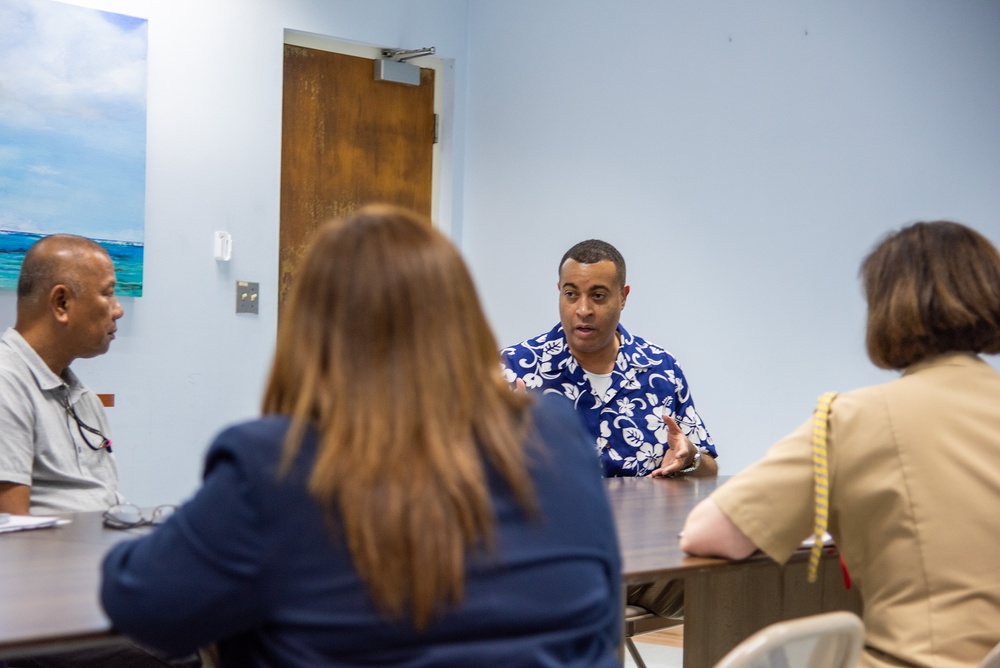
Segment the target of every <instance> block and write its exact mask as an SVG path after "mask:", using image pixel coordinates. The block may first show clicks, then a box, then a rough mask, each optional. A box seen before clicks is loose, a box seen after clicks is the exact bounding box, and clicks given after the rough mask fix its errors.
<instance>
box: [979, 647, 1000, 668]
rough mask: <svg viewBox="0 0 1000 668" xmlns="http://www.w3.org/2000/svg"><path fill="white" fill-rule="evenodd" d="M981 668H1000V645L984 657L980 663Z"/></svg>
mask: <svg viewBox="0 0 1000 668" xmlns="http://www.w3.org/2000/svg"><path fill="white" fill-rule="evenodd" d="M979 668H1000V644H998V645H997V646H996V647H994V648H993V649H991V650H990V653H989V654H987V655H986V656H985V657H983V660H982V661H980V662H979Z"/></svg>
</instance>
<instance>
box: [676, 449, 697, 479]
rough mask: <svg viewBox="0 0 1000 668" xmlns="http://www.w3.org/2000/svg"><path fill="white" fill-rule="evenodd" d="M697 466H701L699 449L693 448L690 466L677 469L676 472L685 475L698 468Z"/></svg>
mask: <svg viewBox="0 0 1000 668" xmlns="http://www.w3.org/2000/svg"><path fill="white" fill-rule="evenodd" d="M699 466H701V450H700V449H695V451H694V459H692V460H691V466H689V467H687V468H686V469H681V470H680V471H678V473H683V474H684V475H687V474H688V473H694V472H695V471H697V470H698V467H699Z"/></svg>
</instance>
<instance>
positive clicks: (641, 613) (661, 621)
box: [625, 605, 684, 668]
mask: <svg viewBox="0 0 1000 668" xmlns="http://www.w3.org/2000/svg"><path fill="white" fill-rule="evenodd" d="M683 623H684V620H683V619H671V618H669V617H660V616H659V615H657V614H654V613H652V612H650V611H649V610H647V609H646V608H643V607H641V606H638V605H626V606H625V647H626V648H627V649H628V653H629V654H630V655H631V656H632V661H634V662H635V665H636V668H646V663H645V662H644V661H643V660H642V657H641V656H640V655H639V650H638V649H637V648H636V646H635V643H634V642H632V636H637V635H641V634H643V633H652V632H653V631H659V630H660V629H666V628H670V627H671V626H680V625H681V624H683Z"/></svg>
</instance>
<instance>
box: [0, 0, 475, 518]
mask: <svg viewBox="0 0 1000 668" xmlns="http://www.w3.org/2000/svg"><path fill="white" fill-rule="evenodd" d="M74 4H80V5H84V6H89V7H94V8H98V9H104V10H108V11H115V12H119V13H124V14H130V15H133V16H140V17H145V18H148V19H149V88H148V90H149V97H148V102H149V104H148V152H147V160H148V163H147V198H146V265H145V289H144V294H143V296H142V297H141V298H126V299H124V300H123V304H124V307H125V311H126V314H125V317H124V318H122V320H121V321H120V322H119V333H118V337H117V340H116V341H115V342H114V343H113V344H112V349H111V351H110V352H109V353H108V354H107V355H104V356H102V357H99V358H95V359H93V360H79V361H77V362H76V363H74V365H73V368H74V369H75V370H76V371H77V373H78V374H79V375H80V376H81V377H82V378H83V379H84V381H85V382H86V383H87V384H88V385H90V386H91V387H92V388H93V389H95V390H96V391H98V392H112V393H114V394H115V395H116V401H117V405H116V406H115V407H114V408H113V409H111V410H110V411H109V418H110V420H111V422H112V425H113V430H114V441H115V446H116V447H115V455H116V457H117V461H118V464H119V469H120V475H121V480H122V488H123V490H124V492H125V494H126V495H127V496H128V497H129V498H130V499H131V500H134V501H136V502H138V503H142V504H155V503H162V502H168V501H176V500H179V499H181V498H183V497H185V496H187V495H188V494H190V492H191V491H193V490H194V488H195V487H196V485H197V482H198V480H199V477H200V471H201V459H202V455H203V453H204V451H205V448H206V447H207V445H208V443H209V441H210V439H211V437H212V436H213V435H214V434H215V433H216V432H217V431H218V430H219V429H220V428H221V427H222V426H224V425H225V424H227V423H230V422H233V421H235V420H238V419H242V418H246V417H250V416H253V415H255V414H256V413H257V411H258V405H259V401H260V395H261V391H262V388H263V384H264V381H265V379H266V374H267V371H268V367H269V364H270V358H271V352H272V347H273V344H274V337H275V328H276V322H277V312H276V302H275V295H276V286H277V273H278V270H277V249H278V212H279V201H280V193H279V180H280V168H281V167H280V154H281V79H282V57H283V51H282V50H283V46H282V45H283V39H284V30H285V29H291V30H298V31H304V32H312V33H318V34H321V35H327V36H331V37H337V38H341V39H346V40H351V41H356V42H362V43H365V44H372V45H379V46H390V47H405V48H415V47H421V46H430V45H433V46H435V47H436V48H437V52H438V55H439V56H441V57H443V58H447V59H454V60H455V61H456V63H458V64H459V65H460V66H459V67H457V68H456V69H455V74H454V88H455V90H456V91H459V94H458V95H456V96H455V101H454V106H455V119H454V120H455V126H456V132H455V133H454V136H451V137H449V141H451V142H452V143H453V144H454V145H456V146H457V147H458V156H459V158H460V156H461V154H462V149H461V146H462V142H463V141H464V138H463V137H462V136H461V128H462V127H463V125H464V124H463V122H462V120H461V118H462V114H464V105H463V100H464V94H461V89H462V87H463V86H464V85H465V83H464V73H463V72H462V70H461V64H464V62H465V60H466V53H465V49H466V21H467V16H466V3H465V0H421V2H419V3H415V2H408V1H406V0H379V1H378V2H344V1H336V0H280V1H279V0H209V1H205V0H170V1H168V2H161V1H158V0H76V1H75V2H74ZM452 162H453V163H455V162H457V163H458V164H457V165H456V166H455V168H458V169H460V168H461V163H460V160H457V159H453V160H452ZM452 196H454V195H452ZM444 204H445V206H450V208H452V209H454V208H455V207H454V205H453V204H452V203H449V202H446V203H444ZM215 230H227V231H229V232H231V233H232V235H233V259H232V261H231V262H230V263H228V264H224V263H217V262H216V261H215V259H214V258H213V254H212V234H213V232H214V231H215ZM237 280H251V281H258V282H259V283H260V288H261V296H262V299H261V309H260V315H259V316H246V315H241V316H237V315H236V314H235V312H234V310H235V290H236V287H235V283H236V281H237ZM13 321H14V295H13V293H12V292H4V293H2V294H0V326H2V327H6V326H8V325H11V324H13Z"/></svg>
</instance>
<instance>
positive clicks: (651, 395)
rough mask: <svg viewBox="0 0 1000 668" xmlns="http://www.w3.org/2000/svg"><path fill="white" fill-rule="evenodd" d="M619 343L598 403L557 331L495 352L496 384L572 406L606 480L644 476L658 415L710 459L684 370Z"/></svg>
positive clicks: (649, 349)
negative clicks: (500, 377)
mask: <svg viewBox="0 0 1000 668" xmlns="http://www.w3.org/2000/svg"><path fill="white" fill-rule="evenodd" d="M618 330H619V332H620V333H621V337H622V344H621V347H620V348H619V350H618V358H617V359H616V360H615V367H614V370H613V371H612V382H611V387H610V389H609V390H608V392H607V394H606V395H605V397H604V400H603V401H601V400H599V399H596V400H595V397H594V394H593V392H592V388H591V386H590V381H589V380H587V377H586V375H585V374H584V373H583V369H581V368H580V366H579V365H578V364H577V362H576V360H575V359H574V358H573V356H572V355H571V354H570V352H569V347H568V346H567V345H566V337H565V336H564V335H563V331H562V326H561V325H556V326H555V327H554V328H552V330H550V331H549V332H547V333H545V334H542V335H540V336H537V337H535V338H533V339H529V340H527V341H524V342H522V343H519V344H517V345H514V346H510V347H508V348H504V349H503V350H502V351H501V358H502V361H503V364H504V378H505V379H506V380H507V381H508V382H510V383H513V382H514V379H515V378H522V379H523V380H524V382H525V385H526V386H527V387H528V388H529V389H532V390H535V391H541V392H545V393H552V394H558V395H561V396H563V397H565V398H566V399H567V400H569V401H571V402H572V403H573V405H574V406H575V407H576V410H577V412H578V414H579V415H580V418H581V419H582V420H583V422H584V425H585V426H586V428H587V430H588V431H589V432H590V433H591V434H592V435H593V437H594V443H595V446H596V448H597V451H598V453H599V455H600V458H601V463H602V466H603V467H604V474H605V475H606V476H636V475H639V476H642V475H648V474H649V473H651V472H653V471H655V470H656V469H657V468H659V467H660V462H661V461H662V460H663V456H664V454H665V453H666V450H667V448H668V445H667V426H666V423H665V422H664V416H665V415H669V416H671V417H672V418H673V419H674V420H675V421H676V422H677V424H678V426H680V428H681V431H683V432H684V434H685V435H686V436H687V437H688V438H689V439H690V440H691V443H693V444H694V445H696V446H700V447H703V448H706V449H707V450H708V451H709V453H710V454H711V455H713V456H714V455H715V454H716V450H715V443H714V441H713V440H712V437H711V435H710V434H709V432H708V429H707V428H706V427H705V424H704V422H702V419H701V416H699V415H698V412H697V410H696V409H695V406H694V401H693V400H692V398H691V394H690V389H689V386H688V383H687V379H686V378H685V377H684V372H683V371H682V370H681V367H680V365H679V364H678V362H677V360H676V359H674V357H673V356H672V355H671V354H670V353H669V352H667V351H666V350H664V349H663V348H660V347H658V346H654V345H651V344H650V343H648V342H646V341H645V340H643V339H641V338H639V337H634V336H632V335H631V334H629V333H628V332H627V331H626V330H625V328H624V327H622V326H621V325H619V327H618Z"/></svg>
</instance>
